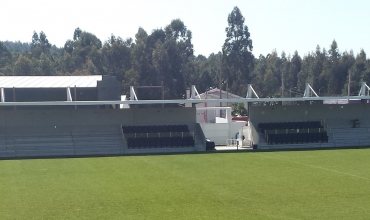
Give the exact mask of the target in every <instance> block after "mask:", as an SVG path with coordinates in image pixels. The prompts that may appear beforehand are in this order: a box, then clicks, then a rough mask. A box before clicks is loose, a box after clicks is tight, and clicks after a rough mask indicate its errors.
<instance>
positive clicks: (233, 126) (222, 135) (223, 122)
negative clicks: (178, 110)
mask: <svg viewBox="0 0 370 220" xmlns="http://www.w3.org/2000/svg"><path fill="white" fill-rule="evenodd" d="M196 109H197V112H198V111H204V110H207V111H219V110H224V111H225V113H226V117H225V118H220V117H216V120H215V123H205V122H200V123H199V122H198V123H199V124H200V126H201V127H202V130H203V133H204V135H205V137H206V138H209V139H210V140H211V141H213V142H215V144H216V145H228V143H232V142H233V141H232V140H234V139H236V137H237V136H240V135H237V133H239V130H240V129H241V128H242V127H243V126H245V125H246V122H244V121H232V120H231V107H199V108H198V107H197V108H196Z"/></svg>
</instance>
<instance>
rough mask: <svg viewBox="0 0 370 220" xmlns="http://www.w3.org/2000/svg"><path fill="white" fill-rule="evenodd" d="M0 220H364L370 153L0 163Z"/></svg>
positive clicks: (369, 195) (369, 215) (369, 212)
mask: <svg viewBox="0 0 370 220" xmlns="http://www.w3.org/2000/svg"><path fill="white" fill-rule="evenodd" d="M0 196H1V200H0V219H370V208H369V207H370V149H354V150H328V151H326V150H317V151H284V152H257V153H256V152H253V153H251V152H248V153H224V154H190V155H167V156H133V157H131V156H125V157H105V158H79V159H40V160H36V159H34V160H8V161H0Z"/></svg>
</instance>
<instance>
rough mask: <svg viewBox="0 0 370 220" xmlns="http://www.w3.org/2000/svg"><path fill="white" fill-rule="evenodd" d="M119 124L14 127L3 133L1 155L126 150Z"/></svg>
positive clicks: (87, 153)
mask: <svg viewBox="0 0 370 220" xmlns="http://www.w3.org/2000/svg"><path fill="white" fill-rule="evenodd" d="M118 128H119V127H118V126H107V127H104V126H103V127H100V126H96V127H92V126H89V127H79V128H73V129H71V128H68V129H67V128H58V129H57V128H56V129H54V127H53V129H50V128H44V127H41V128H40V127H38V128H27V129H24V128H15V129H9V130H8V131H7V132H4V133H2V134H1V135H0V157H3V158H6V157H45V156H81V155H113V154H121V153H123V141H122V136H121V133H120V130H119V129H118Z"/></svg>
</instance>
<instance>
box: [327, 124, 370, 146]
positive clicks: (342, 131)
mask: <svg viewBox="0 0 370 220" xmlns="http://www.w3.org/2000/svg"><path fill="white" fill-rule="evenodd" d="M330 136H331V139H332V142H333V144H334V146H336V147H351V146H370V128H369V127H361V128H348V127H334V128H330ZM330 136H329V137H330Z"/></svg>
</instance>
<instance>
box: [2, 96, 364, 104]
mask: <svg viewBox="0 0 370 220" xmlns="http://www.w3.org/2000/svg"><path fill="white" fill-rule="evenodd" d="M341 99H365V100H370V96H341V97H305V98H241V99H207V100H204V99H203V100H199V99H175V100H125V101H119V100H118V101H61V102H59V101H56V102H0V106H52V105H54V106H67V105H119V104H129V105H142V104H184V103H204V102H207V103H219V102H220V100H221V101H222V100H224V101H225V102H226V101H227V102H281V101H288V102H296V101H323V100H341Z"/></svg>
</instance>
